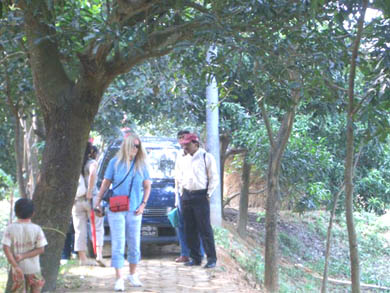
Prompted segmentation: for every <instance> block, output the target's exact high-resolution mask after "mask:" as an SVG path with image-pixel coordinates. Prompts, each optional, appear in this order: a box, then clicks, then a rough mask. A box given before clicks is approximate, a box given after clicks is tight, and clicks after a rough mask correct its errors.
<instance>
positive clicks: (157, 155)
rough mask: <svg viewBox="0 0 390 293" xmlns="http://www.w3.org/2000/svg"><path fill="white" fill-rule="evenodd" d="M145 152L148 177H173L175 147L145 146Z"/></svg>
mask: <svg viewBox="0 0 390 293" xmlns="http://www.w3.org/2000/svg"><path fill="white" fill-rule="evenodd" d="M146 152H147V153H148V162H149V165H150V177H151V178H152V179H173V178H174V176H175V174H174V172H175V160H176V156H177V149H175V148H150V147H149V148H148V147H146Z"/></svg>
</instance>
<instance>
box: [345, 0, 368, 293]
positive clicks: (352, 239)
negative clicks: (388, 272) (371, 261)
mask: <svg viewBox="0 0 390 293" xmlns="http://www.w3.org/2000/svg"><path fill="white" fill-rule="evenodd" d="M367 5H368V0H364V1H363V6H362V9H361V12H360V17H359V20H358V28H357V34H356V39H355V41H354V44H353V47H352V56H351V66H350V72H349V86H348V113H347V144H346V158H345V174H344V182H345V215H346V221H347V228H348V240H349V257H350V261H351V282H352V292H353V293H359V292H360V264H359V250H358V243H357V236H356V230H355V224H354V220H353V156H354V117H353V115H354V110H355V109H354V88H355V75H356V60H357V56H358V52H359V47H360V40H361V37H362V32H363V24H364V16H365V13H366V10H367Z"/></svg>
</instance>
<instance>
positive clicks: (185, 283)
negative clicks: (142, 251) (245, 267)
mask: <svg viewBox="0 0 390 293" xmlns="http://www.w3.org/2000/svg"><path fill="white" fill-rule="evenodd" d="M157 250H158V251H154V252H152V254H151V255H147V256H144V257H143V258H142V261H141V263H140V264H139V266H138V269H137V271H138V274H139V277H140V280H141V281H142V282H143V284H144V286H143V287H141V288H133V287H130V285H129V283H128V282H125V292H159V293H165V292H191V293H192V292H194V293H203V292H207V293H217V292H221V293H222V292H223V293H230V292H231V293H233V292H234V293H237V292H259V291H254V290H250V289H248V286H247V285H246V284H245V281H243V280H242V279H240V278H238V277H237V276H233V275H232V274H229V272H227V270H228V268H227V267H226V265H225V264H224V263H222V262H221V261H219V262H218V263H217V267H216V268H214V269H207V270H206V269H204V268H203V267H186V266H184V265H183V264H177V263H175V262H174V261H173V260H174V258H175V257H177V253H178V250H177V248H175V247H173V250H172V247H171V248H168V251H167V250H166V249H164V248H157ZM218 254H219V253H218ZM105 261H106V263H107V264H108V265H109V262H110V260H109V259H105ZM124 272H125V273H126V274H127V273H128V269H127V267H126V269H124ZM114 276H115V274H114V269H113V268H111V267H106V268H100V267H72V268H71V269H70V270H69V271H68V272H67V274H66V278H75V279H74V281H70V282H69V284H75V283H74V282H79V283H80V286H79V288H74V287H73V286H68V287H70V288H71V289H65V288H62V289H58V290H57V292H114V290H113V288H114V281H115V280H114V279H115V277H114ZM72 287H73V288H72Z"/></svg>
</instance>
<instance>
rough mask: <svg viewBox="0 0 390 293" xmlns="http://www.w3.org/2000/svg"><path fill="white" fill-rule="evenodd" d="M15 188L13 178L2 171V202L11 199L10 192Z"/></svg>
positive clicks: (0, 191) (0, 174) (0, 189)
mask: <svg viewBox="0 0 390 293" xmlns="http://www.w3.org/2000/svg"><path fill="white" fill-rule="evenodd" d="M14 187H15V183H14V182H13V180H12V177H11V176H10V175H8V174H7V173H5V172H4V171H3V170H2V169H0V200H3V199H4V198H8V197H9V192H10V190H11V189H12V188H14Z"/></svg>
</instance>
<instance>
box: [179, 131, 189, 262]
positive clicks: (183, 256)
mask: <svg viewBox="0 0 390 293" xmlns="http://www.w3.org/2000/svg"><path fill="white" fill-rule="evenodd" d="M188 133H190V132H189V131H188V130H180V131H179V132H178V133H177V140H178V141H179V143H180V140H181V139H182V138H183V137H184V135H186V134H188ZM185 159H186V153H185V152H184V150H183V148H182V149H181V150H180V152H179V153H178V154H177V158H176V163H175V206H177V209H178V213H179V223H178V227H177V228H176V232H177V236H178V237H177V238H178V239H179V245H180V256H179V257H178V258H176V259H175V262H183V263H186V262H189V261H190V250H189V248H188V246H187V240H186V233H185V230H184V219H183V209H182V204H181V194H182V188H181V186H182V178H183V170H184V168H183V163H184V160H185Z"/></svg>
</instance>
